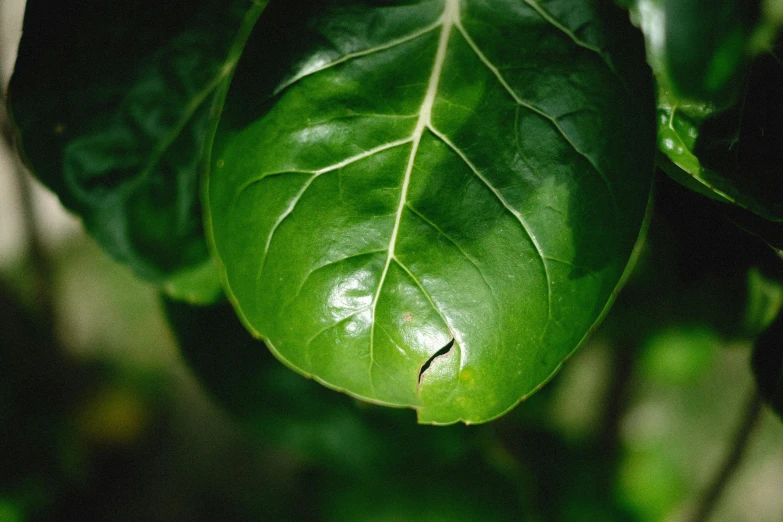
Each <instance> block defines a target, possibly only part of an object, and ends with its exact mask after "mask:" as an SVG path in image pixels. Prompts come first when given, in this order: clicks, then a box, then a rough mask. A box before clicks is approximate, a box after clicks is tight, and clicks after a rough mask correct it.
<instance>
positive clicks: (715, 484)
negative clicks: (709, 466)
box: [691, 390, 762, 522]
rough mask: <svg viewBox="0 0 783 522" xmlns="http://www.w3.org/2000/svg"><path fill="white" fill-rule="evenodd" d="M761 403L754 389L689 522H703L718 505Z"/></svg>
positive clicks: (734, 470) (747, 438)
mask: <svg viewBox="0 0 783 522" xmlns="http://www.w3.org/2000/svg"><path fill="white" fill-rule="evenodd" d="M761 405H762V403H761V398H760V397H759V395H758V393H757V392H756V391H755V390H754V391H753V394H752V396H751V398H750V400H748V403H747V405H746V406H745V410H744V412H743V419H742V422H741V424H740V426H739V428H738V429H737V432H736V433H735V434H734V441H733V443H732V445H731V449H730V451H729V453H728V455H726V459H725V460H724V462H723V465H722V466H721V467H720V468H719V471H718V474H717V475H716V476H715V478H714V479H713V481H712V484H710V487H709V488H708V489H707V492H706V493H705V495H704V497H702V499H701V502H700V503H699V505H698V507H697V509H696V511H695V512H694V515H693V517H692V518H691V522H705V521H706V520H708V519H709V517H710V515H711V514H712V512H713V511H714V510H715V507H716V506H717V505H718V501H719V500H720V498H721V497H722V496H723V493H724V492H725V490H726V487H727V486H728V484H729V483H730V482H731V479H732V478H733V477H734V475H735V474H736V472H737V470H738V469H739V465H740V463H741V462H742V457H743V456H744V454H745V450H746V449H747V447H748V443H749V441H750V438H751V435H752V434H753V430H754V428H755V427H756V425H757V424H758V420H759V417H760V415H761Z"/></svg>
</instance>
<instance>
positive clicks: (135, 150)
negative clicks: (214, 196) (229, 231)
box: [9, 0, 265, 280]
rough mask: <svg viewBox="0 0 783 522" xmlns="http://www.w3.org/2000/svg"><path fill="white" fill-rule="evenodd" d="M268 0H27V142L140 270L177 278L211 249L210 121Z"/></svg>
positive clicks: (67, 195) (18, 79)
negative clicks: (206, 221)
mask: <svg viewBox="0 0 783 522" xmlns="http://www.w3.org/2000/svg"><path fill="white" fill-rule="evenodd" d="M264 3H265V2H264ZM252 6H256V7H252ZM251 7H252V8H251ZM260 8H261V6H260V4H257V3H255V2H251V1H250V0H232V1H228V2H226V1H218V0H196V1H183V0H174V1H171V2H162V3H161V2H151V1H139V0H137V1H131V2H100V1H95V0H77V1H69V2H56V3H51V2H47V1H44V0H30V1H29V2H28V3H27V10H26V13H25V22H24V35H23V37H22V41H21V43H20V47H19V54H18V59H17V63H16V68H15V71H14V75H13V77H12V79H11V83H10V86H9V109H10V114H11V117H12V118H13V120H14V123H15V125H16V127H17V133H18V134H17V139H18V145H19V149H20V151H21V153H22V155H23V156H24V158H25V160H26V162H27V164H28V166H29V167H30V168H31V169H32V171H33V172H34V173H35V174H36V175H37V176H38V177H39V178H40V179H41V180H42V181H43V182H44V183H45V184H47V185H48V186H49V187H50V188H51V189H52V190H54V191H55V192H56V193H57V194H58V196H60V198H61V200H62V201H63V203H64V204H65V206H66V207H68V208H70V209H71V210H73V211H75V212H76V213H78V214H79V215H81V216H82V218H83V220H84V224H85V227H86V228H87V229H88V230H89V232H90V233H91V234H92V235H93V236H94V237H95V238H96V239H97V240H98V242H99V243H101V245H102V246H103V247H104V248H105V249H106V250H107V251H108V252H109V253H110V254H111V255H112V256H113V257H115V258H116V259H118V260H120V261H122V262H124V263H127V264H128V265H130V266H131V268H132V269H133V270H134V271H135V272H136V273H138V274H139V275H141V276H144V277H146V278H151V279H155V280H158V279H161V278H166V277H168V276H169V275H171V274H174V273H177V272H178V271H180V270H182V269H187V268H191V267H194V266H195V265H197V264H199V263H202V262H204V261H205V260H206V258H207V250H206V247H205V243H204V239H203V229H202V225H201V216H200V205H199V191H198V177H199V164H200V156H201V152H202V149H203V147H204V140H205V136H206V132H207V121H208V117H209V112H210V107H211V105H212V102H213V100H214V98H215V92H216V89H217V87H218V85H219V84H220V83H221V82H222V81H224V80H225V79H226V78H227V76H228V75H229V74H230V72H231V71H232V61H233V60H235V58H236V57H235V56H229V52H230V50H231V48H232V45H233V43H234V40H235V37H236V36H237V33H238V31H239V29H240V25H241V24H242V22H243V17H245V15H246V14H247V13H253V12H254V11H257V10H258V9H260Z"/></svg>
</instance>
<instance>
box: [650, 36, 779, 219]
mask: <svg viewBox="0 0 783 522" xmlns="http://www.w3.org/2000/svg"><path fill="white" fill-rule="evenodd" d="M780 56H781V48H780V44H779V45H778V47H777V48H776V49H775V50H774V51H771V52H767V53H764V54H762V55H760V56H758V57H757V58H756V59H755V60H754V62H753V65H752V67H751V69H750V74H749V76H748V79H747V85H746V87H745V89H744V90H743V92H742V95H741V96H740V99H739V101H738V102H737V104H736V105H734V106H733V107H731V108H729V109H727V110H723V111H721V110H718V109H717V108H716V107H715V106H712V105H709V104H703V103H685V102H680V101H678V100H677V98H676V97H675V96H673V95H671V93H670V92H669V91H667V90H666V89H665V88H663V87H662V88H661V89H659V94H658V146H659V148H660V150H661V151H662V152H663V153H665V154H666V155H667V156H668V157H669V159H671V160H672V162H674V163H675V164H676V165H677V166H678V167H680V168H681V169H682V170H683V171H684V172H683V173H681V176H674V177H675V179H678V181H681V182H683V184H685V185H686V186H689V187H690V188H693V189H694V190H697V191H699V192H702V193H707V194H708V195H710V196H711V197H714V198H716V199H719V200H721V201H724V202H731V203H734V204H736V205H739V206H741V207H744V208H746V209H748V210H750V211H752V212H753V213H755V214H757V215H758V216H760V217H762V218H764V219H767V220H771V221H781V220H783V177H781V176H780V165H781V164H782V163H783V149H782V148H781V147H780V146H779V144H780V143H781V142H783V141H781V140H783V67H781V63H780ZM685 176H687V177H688V178H690V179H686V180H684V181H683V179H682V178H683V177H685Z"/></svg>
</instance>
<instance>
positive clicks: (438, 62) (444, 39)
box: [369, 0, 459, 395]
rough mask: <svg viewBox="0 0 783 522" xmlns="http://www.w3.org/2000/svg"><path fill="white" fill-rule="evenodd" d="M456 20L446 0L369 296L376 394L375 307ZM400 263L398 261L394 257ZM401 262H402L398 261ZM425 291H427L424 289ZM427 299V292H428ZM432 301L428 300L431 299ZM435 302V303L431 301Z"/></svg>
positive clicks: (452, 2) (455, 3) (454, 3)
mask: <svg viewBox="0 0 783 522" xmlns="http://www.w3.org/2000/svg"><path fill="white" fill-rule="evenodd" d="M458 20H459V0H446V1H445V4H444V8H443V14H442V15H441V21H440V24H441V30H440V37H439V39H438V48H437V50H436V51H435V61H434V64H433V66H432V72H431V73H430V78H429V81H428V83H427V92H426V93H425V95H424V100H423V101H422V104H421V106H420V107H419V119H418V120H417V121H416V127H415V128H414V130H413V143H412V145H411V153H410V155H409V156H408V164H407V165H406V167H405V174H404V176H403V179H402V189H401V191H400V201H399V203H398V205H397V212H396V213H395V216H394V226H393V228H392V233H391V236H390V238H389V247H388V251H387V255H386V262H385V264H384V267H383V271H382V272H381V277H380V279H379V281H378V288H377V290H376V291H375V296H374V297H373V300H372V327H371V328H370V367H369V382H370V388H371V389H372V393H373V395H374V394H375V390H374V386H373V380H372V369H373V366H374V365H375V357H374V350H375V323H376V321H375V309H376V307H377V305H378V298H379V297H380V295H381V290H382V289H383V284H384V282H385V281H386V276H387V274H388V273H389V266H390V265H391V262H392V260H396V258H395V255H394V251H395V247H396V245H397V235H398V233H399V230H400V222H401V221H402V213H403V210H404V209H405V205H406V203H407V202H408V188H409V186H410V180H411V174H412V172H413V165H414V163H415V161H416V154H417V153H418V150H419V145H420V143H421V138H422V136H424V131H425V130H427V129H428V128H430V127H431V117H432V107H433V105H434V104H435V96H436V95H437V93H438V85H439V84H440V77H441V74H442V72H443V64H444V63H445V61H446V50H447V48H448V44H449V37H450V36H451V28H452V27H453V26H454V25H455V24H456V23H457V21H458ZM397 263H399V261H397ZM399 264H400V265H401V263H399ZM422 290H423V288H422ZM425 294H426V292H425ZM427 297H428V299H429V296H427ZM430 302H431V300H430ZM433 305H434V303H433ZM434 308H435V311H436V312H437V313H438V315H440V317H441V319H442V320H443V321H444V323H445V326H447V327H448V322H446V319H445V318H444V317H443V315H442V314H441V313H440V310H438V308H437V307H434Z"/></svg>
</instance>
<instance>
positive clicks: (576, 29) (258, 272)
mask: <svg viewBox="0 0 783 522" xmlns="http://www.w3.org/2000/svg"><path fill="white" fill-rule="evenodd" d="M607 4H608V3H593V2H583V1H576V0H571V1H552V2H535V1H533V0H530V1H528V2H519V1H511V0H506V1H495V2H491V3H490V2H483V1H479V0H463V1H459V0H446V1H444V0H430V1H426V0H422V1H412V2H405V3H404V4H402V5H394V6H390V5H388V3H386V2H356V1H340V2H331V3H327V4H324V3H322V2H318V3H316V4H315V5H314V6H313V7H312V8H310V9H309V11H308V9H306V8H305V7H304V6H302V9H301V10H298V11H297V13H296V14H293V13H290V12H289V11H290V9H288V8H287V7H286V6H283V5H282V4H277V5H275V4H273V5H272V6H271V7H270V10H267V12H266V13H265V16H264V17H263V19H261V20H260V22H259V25H258V26H257V27H256V29H255V31H254V34H253V35H252V36H251V38H250V40H249V42H248V46H247V48H246V52H245V55H244V56H243V59H242V60H241V61H240V64H239V66H238V68H237V72H236V76H235V78H234V83H233V84H232V86H231V91H230V92H229V94H228V97H227V98H226V106H225V111H224V113H223V119H222V120H221V124H220V126H221V127H220V129H219V130H218V134H217V138H216V143H215V148H214V150H213V154H212V160H211V165H212V167H211V172H210V176H209V180H208V187H207V209H208V216H207V223H208V226H207V228H208V230H209V231H210V233H211V236H212V239H213V241H214V245H215V248H216V252H217V254H218V256H219V258H220V261H221V263H222V265H223V269H224V272H225V274H224V275H225V279H226V287H227V290H228V292H229V294H230V297H231V299H232V301H233V302H234V304H235V306H236V309H237V311H238V312H239V314H240V316H241V317H242V319H243V321H244V322H245V324H246V325H247V326H248V327H249V328H250V329H251V330H252V331H253V332H254V333H255V334H256V335H257V336H259V337H261V338H263V339H264V341H266V342H267V344H268V346H269V347H270V349H271V350H272V351H273V352H274V353H275V355H276V356H277V357H278V358H280V359H281V360H282V361H283V362H285V363H286V364H287V365H289V366H290V367H292V368H294V369H296V370H298V371H299V372H301V373H304V374H307V375H312V376H314V377H315V378H316V379H317V380H318V381H320V382H322V383H324V384H326V385H327V386H330V387H332V388H335V389H339V390H344V391H346V392H348V393H350V394H352V395H354V396H356V397H359V398H363V399H366V400H369V401H373V402H377V403H381V404H387V405H395V406H410V407H413V408H415V409H417V410H418V415H419V421H420V422H428V423H439V424H440V423H452V422H456V421H459V420H461V421H464V422H466V423H473V422H482V421H487V420H489V419H492V418H494V417H497V416H499V415H501V414H503V413H504V412H506V411H507V410H509V409H510V408H511V407H513V406H514V405H515V404H516V403H517V402H518V401H519V400H520V399H522V398H524V397H526V396H527V395H529V394H531V393H533V392H534V391H535V390H536V389H538V388H539V387H540V386H542V385H543V384H544V383H545V382H546V381H547V380H548V379H549V378H550V377H551V376H552V375H553V374H554V372H556V370H557V369H558V368H559V366H560V364H561V363H562V362H563V360H564V359H565V358H566V357H568V355H569V354H570V353H571V352H573V350H574V349H575V348H576V347H577V346H578V345H579V344H580V343H581V342H582V340H583V339H584V338H585V337H586V336H587V334H588V333H589V332H590V331H591V330H592V329H593V328H594V326H595V324H596V323H597V322H598V320H599V319H600V317H601V315H602V312H603V311H604V310H605V309H606V308H607V306H608V303H609V302H610V301H611V299H612V297H613V293H614V292H615V289H616V288H617V286H618V283H619V282H620V279H621V275H622V274H623V271H624V269H625V267H626V264H627V263H628V260H629V256H630V255H631V251H632V248H633V246H634V243H635V241H636V239H637V236H638V234H639V230H640V227H641V224H642V220H643V215H644V211H645V207H646V203H647V198H648V192H649V185H650V179H651V174H652V163H653V158H652V151H653V150H654V134H653V121H654V118H653V110H652V108H653V100H652V89H651V85H650V81H649V73H648V71H647V70H646V69H643V68H641V67H640V66H639V64H640V63H641V62H642V60H643V58H642V56H643V54H642V45H641V43H642V42H641V38H639V37H638V34H636V32H635V31H634V30H633V28H632V27H631V26H630V24H629V22H628V20H627V19H626V17H625V15H624V14H623V13H622V12H620V11H619V10H617V9H616V8H614V7H613V6H611V5H607ZM281 35H282V36H281ZM272 38H275V39H276V40H274V42H275V43H274V44H270V43H269V42H270V41H272V40H271V39H272ZM634 60H635V65H636V68H630V69H628V68H626V67H625V64H627V63H634Z"/></svg>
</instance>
